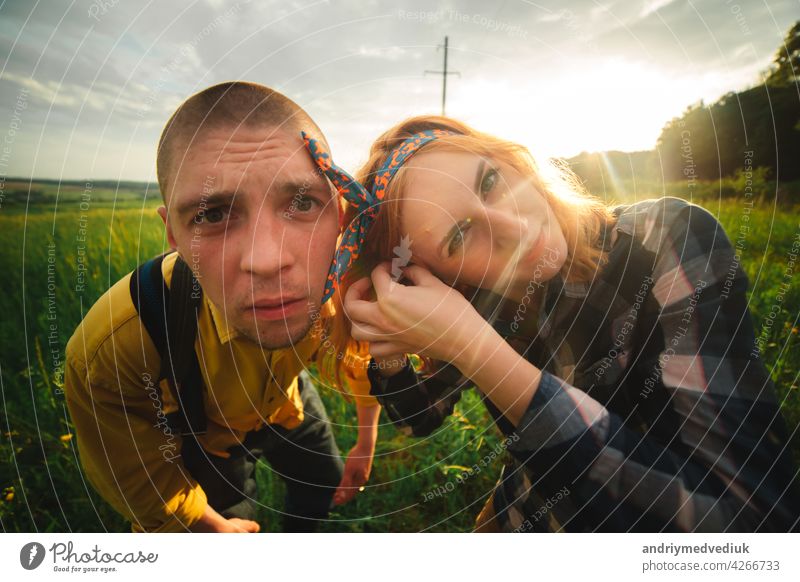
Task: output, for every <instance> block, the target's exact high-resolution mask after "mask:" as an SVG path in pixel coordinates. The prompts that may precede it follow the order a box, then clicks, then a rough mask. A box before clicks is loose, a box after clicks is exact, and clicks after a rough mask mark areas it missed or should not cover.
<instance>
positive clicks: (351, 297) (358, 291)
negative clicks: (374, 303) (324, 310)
mask: <svg viewBox="0 0 800 582" xmlns="http://www.w3.org/2000/svg"><path fill="white" fill-rule="evenodd" d="M371 286H372V280H371V279H370V278H369V277H362V278H361V279H359V280H358V281H356V282H355V283H353V284H352V285H350V288H349V289H348V290H347V294H346V295H345V296H344V301H345V303H347V302H348V301H358V300H364V297H365V296H366V294H367V291H369V288H370V287H371Z"/></svg>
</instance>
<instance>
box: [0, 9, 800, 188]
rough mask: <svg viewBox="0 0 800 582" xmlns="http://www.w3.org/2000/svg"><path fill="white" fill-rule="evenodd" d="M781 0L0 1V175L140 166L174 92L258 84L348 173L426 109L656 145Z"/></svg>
mask: <svg viewBox="0 0 800 582" xmlns="http://www.w3.org/2000/svg"><path fill="white" fill-rule="evenodd" d="M798 19H800V0H783V1H779V0H761V1H759V0H735V1H734V0H646V1H635V0H608V1H600V0H594V1H584V0H561V1H556V0H541V1H536V2H530V1H527V0H505V1H498V2H485V1H472V0H466V1H455V0H453V1H450V2H438V3H437V2H431V1H427V2H424V1H419V2H416V1H406V0H393V1H382V0H372V1H370V0H328V1H326V0H297V1H285V0H284V1H273V0H238V1H237V0H232V1H222V0H196V1H186V2H183V1H177V0H170V1H169V2H166V1H161V2H155V1H150V2H146V1H133V0H74V1H72V2H69V1H59V0H47V1H34V0H24V1H23V0H12V1H5V2H2V4H0V47H2V48H1V49H0V104H2V105H1V107H2V110H0V111H1V112H0V140H2V144H0V178H2V177H11V176H24V177H30V176H33V177H36V178H61V179H69V180H82V179H115V180H116V179H122V180H145V181H155V153H156V146H157V142H158V137H159V134H160V132H161V129H162V128H163V126H164V124H165V122H166V121H167V119H168V118H169V116H170V115H171V113H172V112H173V111H174V110H175V108H176V107H177V106H178V105H179V104H180V103H181V101H183V100H184V99H185V98H187V97H188V96H190V95H191V94H192V93H195V92H197V91H199V90H201V89H203V88H205V87H207V86H210V85H213V84H215V83H218V82H222V81H229V80H234V79H242V80H248V81H253V82H258V83H262V84H264V85H268V86H270V87H272V88H274V89H277V90H279V91H281V92H283V93H284V94H286V95H287V96H289V97H290V98H291V99H293V100H295V101H296V102H298V103H299V104H300V105H301V106H302V107H303V108H304V109H306V110H307V111H308V112H309V113H310V114H311V116H312V117H313V118H314V119H315V120H316V122H317V123H318V124H319V125H320V127H321V128H322V130H323V131H324V132H325V134H326V136H327V138H328V140H329V142H330V144H331V148H332V152H333V157H334V159H335V160H336V161H337V163H338V164H339V165H341V166H343V167H345V168H349V169H351V170H355V169H356V168H357V166H358V165H359V164H360V163H362V162H363V161H365V159H366V156H367V152H368V150H369V146H370V144H371V143H372V141H373V140H374V139H375V138H376V137H378V136H379V135H380V134H381V133H382V132H383V131H385V130H386V129H388V128H389V127H391V126H392V125H394V124H396V123H398V122H399V121H401V120H402V119H404V118H406V117H410V116H413V115H421V114H429V113H433V114H438V113H440V112H441V91H442V77H441V75H436V74H426V73H425V71H426V70H427V71H440V70H441V69H442V64H443V63H442V60H443V56H444V51H443V49H442V48H441V45H442V44H443V42H444V37H445V36H447V37H448V38H449V53H448V61H449V62H448V68H449V70H451V71H455V72H458V73H459V74H458V75H451V76H448V86H447V114H448V115H450V116H453V117H456V118H459V119H461V120H463V121H466V122H467V123H470V124H471V125H473V126H474V127H475V128H477V129H479V130H481V131H484V132H488V133H492V134H495V135H497V136H500V137H503V138H506V139H512V140H515V141H517V142H519V143H522V144H524V145H526V146H527V147H529V148H530V149H531V150H532V151H533V152H534V153H535V154H537V155H544V156H564V157H569V156H573V155H575V154H577V153H579V152H581V151H604V150H621V151H635V150H644V149H651V148H653V147H654V146H655V143H656V140H657V138H658V135H659V133H660V131H661V128H662V127H663V126H664V124H665V123H666V122H667V121H668V120H669V119H671V118H673V117H675V116H677V115H680V113H681V112H682V111H683V110H684V109H686V107H687V106H689V105H690V104H692V103H696V102H697V101H699V100H701V99H702V100H705V101H706V102H709V101H713V100H715V99H716V98H718V97H719V96H721V95H723V94H725V93H726V92H728V91H731V90H739V89H743V88H746V87H749V86H752V85H755V84H757V83H758V82H759V80H760V73H761V72H762V71H763V70H764V69H765V68H766V67H767V65H768V64H769V62H770V61H771V59H772V56H773V54H774V53H775V50H776V48H777V47H778V46H779V44H780V43H781V40H782V39H783V37H784V35H785V33H786V32H787V31H788V29H789V27H790V26H791V24H792V23H793V22H794V21H795V20H798Z"/></svg>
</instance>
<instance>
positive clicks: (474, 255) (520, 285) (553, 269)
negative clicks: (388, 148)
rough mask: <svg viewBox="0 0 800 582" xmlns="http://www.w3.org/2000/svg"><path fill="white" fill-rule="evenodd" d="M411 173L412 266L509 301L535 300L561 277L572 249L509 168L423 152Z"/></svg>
mask: <svg viewBox="0 0 800 582" xmlns="http://www.w3.org/2000/svg"><path fill="white" fill-rule="evenodd" d="M406 168H407V169H406V180H407V182H406V184H407V187H406V188H405V192H404V194H403V199H402V203H401V210H400V212H401V228H402V235H403V236H406V235H408V236H409V239H410V248H409V249H408V250H410V253H411V262H413V263H416V264H418V265H422V266H425V267H426V268H428V270H430V271H431V272H432V273H434V274H435V275H437V276H438V277H439V278H440V279H442V280H443V281H445V282H446V283H448V284H450V285H454V284H457V283H459V284H467V285H471V286H473V287H480V288H484V289H492V290H493V291H494V292H495V293H499V294H501V295H503V296H505V297H508V298H512V299H520V298H522V297H524V296H525V295H526V294H527V295H530V294H532V293H534V292H535V289H537V288H539V287H540V286H541V285H542V284H543V283H544V282H545V281H547V280H549V279H551V278H552V277H553V276H554V275H555V274H556V273H558V271H559V270H560V269H561V267H562V265H563V264H564V260H565V258H566V252H567V244H566V241H565V239H564V234H563V232H562V230H561V227H560V226H559V224H558V221H557V220H556V217H555V216H554V215H553V213H552V211H551V210H550V206H549V205H548V203H547V201H546V200H545V198H544V197H543V196H542V194H541V193H540V192H539V191H538V190H537V189H536V188H535V187H534V186H533V185H532V184H531V183H530V181H529V180H527V179H525V177H524V176H523V175H522V174H520V173H519V172H518V171H517V170H515V169H514V168H512V167H511V166H509V165H508V164H505V163H502V162H498V161H494V160H492V159H487V158H484V157H481V156H479V155H477V154H473V153H468V152H436V151H432V152H430V153H426V152H420V153H419V154H417V155H416V156H414V157H413V158H412V159H411V160H409V162H408V163H407V164H406ZM406 255H407V253H406Z"/></svg>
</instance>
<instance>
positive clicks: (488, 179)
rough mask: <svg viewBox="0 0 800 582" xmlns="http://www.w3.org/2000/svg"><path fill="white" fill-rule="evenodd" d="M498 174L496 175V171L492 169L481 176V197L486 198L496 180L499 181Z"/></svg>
mask: <svg viewBox="0 0 800 582" xmlns="http://www.w3.org/2000/svg"><path fill="white" fill-rule="evenodd" d="M499 177H500V174H498V172H497V170H495V169H494V168H489V170H488V171H487V172H486V173H485V174H484V175H483V179H482V180H481V195H482V196H484V197H485V196H486V195H487V194H488V193H489V192H491V191H492V188H494V187H495V185H496V184H497V180H498V179H499Z"/></svg>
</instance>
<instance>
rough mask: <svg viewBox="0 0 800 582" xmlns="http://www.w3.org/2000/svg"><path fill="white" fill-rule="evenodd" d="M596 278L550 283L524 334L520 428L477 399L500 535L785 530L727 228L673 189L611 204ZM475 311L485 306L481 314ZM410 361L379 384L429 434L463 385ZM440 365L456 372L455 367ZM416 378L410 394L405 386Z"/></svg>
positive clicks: (385, 398) (771, 396)
mask: <svg viewBox="0 0 800 582" xmlns="http://www.w3.org/2000/svg"><path fill="white" fill-rule="evenodd" d="M615 215H616V216H617V220H616V222H615V223H613V224H612V225H611V227H612V228H615V229H616V231H617V239H616V241H615V242H614V244H613V246H612V245H611V244H610V239H611V237H610V236H606V237H604V241H605V250H606V251H608V254H607V257H608V262H607V263H606V264H605V265H604V266H603V267H602V268H601V269H600V270H598V272H597V274H596V277H595V279H594V280H593V281H591V282H590V283H565V282H564V281H563V279H562V278H561V277H556V278H554V279H552V280H550V281H549V282H548V283H547V285H546V287H545V288H544V289H543V292H544V294H545V297H544V300H543V301H542V302H541V304H540V309H539V314H538V320H537V325H538V332H537V333H536V334H535V337H534V338H533V339H532V340H531V339H530V338H528V337H520V336H515V335H514V334H513V333H511V328H512V327H514V328H516V326H512V325H510V322H508V321H503V320H500V319H494V318H489V320H490V321H492V319H494V321H493V325H494V327H495V329H497V330H498V331H499V332H500V333H501V335H502V336H503V337H504V338H505V339H506V341H508V342H509V343H510V344H511V345H512V346H513V347H514V348H515V349H516V350H517V351H518V352H519V353H521V354H522V355H523V356H524V357H525V358H526V359H527V360H528V361H530V362H531V363H533V364H534V365H536V366H537V367H538V368H540V369H541V370H542V371H543V374H542V377H541V382H540V385H539V388H538V390H537V391H536V393H535V395H534V397H533V398H532V400H531V402H530V405H529V407H528V409H527V411H526V413H525V414H524V416H523V417H522V419H521V421H520V422H519V424H518V425H517V426H516V427H514V426H512V425H511V423H509V422H508V421H507V420H506V419H505V418H504V417H503V416H502V415H501V413H500V412H499V411H498V410H497V409H495V408H494V407H493V406H492V405H491V402H489V401H488V400H487V399H486V398H484V402H485V403H486V404H487V406H488V408H489V409H490V411H491V412H492V414H493V415H494V417H495V420H496V421H497V424H498V426H499V427H500V429H501V430H502V431H503V432H504V433H505V434H506V435H508V436H511V437H512V438H511V439H510V440H507V442H510V443H511V444H510V445H509V446H508V449H507V450H508V452H509V453H510V460H509V462H508V464H506V466H505V467H504V468H503V472H502V475H501V478H500V480H499V482H498V485H497V488H496V489H495V492H494V495H493V503H494V509H495V514H496V516H497V520H498V524H499V525H500V527H501V529H502V530H504V531H517V532H524V531H552V530H554V529H560V530H562V531H646V532H653V531H672V532H674V531H678V532H684V531H706V532H721V531H789V530H792V529H795V528H796V527H797V522H798V517H799V516H800V496H798V492H797V491H798V490H797V483H796V480H795V471H794V468H793V466H792V462H791V460H790V455H789V449H788V436H787V431H786V428H785V425H784V423H783V420H782V417H781V415H780V409H779V405H778V403H777V401H776V396H775V389H774V386H773V384H772V381H771V379H770V377H769V374H768V373H767V371H766V369H765V367H764V365H763V363H762V361H761V360H760V358H759V357H758V353H757V351H756V350H755V349H754V346H755V340H754V334H753V326H752V321H751V317H750V312H749V310H748V307H747V299H746V295H745V291H746V289H747V284H748V283H747V278H746V275H745V274H744V272H743V271H742V269H741V268H740V267H739V264H738V256H736V255H735V253H734V249H733V248H732V247H731V244H730V241H729V239H728V238H727V236H726V235H725V233H724V231H723V229H722V226H721V225H720V224H719V222H717V220H716V219H715V218H714V217H713V216H712V215H711V214H710V213H708V212H707V211H706V210H704V209H703V208H701V207H699V206H696V205H693V204H690V203H688V202H686V201H684V200H680V199H677V198H663V199H659V200H646V201H643V202H639V203H636V204H632V205H628V206H620V207H617V208H616V209H615ZM481 313H487V312H486V311H485V310H481ZM454 371H455V369H454V368H453V367H452V366H448V367H446V368H445V369H444V370H443V372H442V373H437V374H433V375H430V376H427V377H423V376H421V375H417V374H416V373H415V372H414V371H413V369H412V368H410V367H407V368H406V369H405V370H403V372H401V373H400V374H398V375H396V376H394V377H392V378H389V379H383V378H382V377H380V375H379V374H378V373H377V371H375V370H374V369H373V370H371V372H370V379H371V380H372V393H373V395H375V396H377V397H378V399H379V400H380V401H381V402H382V403H383V404H384V405H385V406H386V407H387V411H388V412H389V414H390V416H391V417H392V420H393V421H394V422H395V424H397V425H398V426H405V427H406V428H407V429H409V431H410V432H412V433H413V434H416V435H420V434H426V433H427V432H430V431H431V430H433V428H435V427H436V426H438V425H439V424H441V422H442V419H443V418H444V416H445V415H447V414H449V413H450V412H452V408H453V405H454V403H455V401H456V400H457V399H458V397H459V391H460V390H461V389H463V388H465V387H467V386H468V385H469V383H468V380H467V379H465V378H463V377H460V374H459V373H458V372H457V371H455V373H454ZM448 373H449V374H450V376H448ZM411 386H413V387H414V390H408V388H409V387H411Z"/></svg>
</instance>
